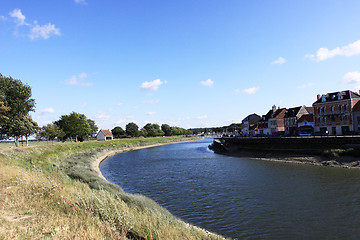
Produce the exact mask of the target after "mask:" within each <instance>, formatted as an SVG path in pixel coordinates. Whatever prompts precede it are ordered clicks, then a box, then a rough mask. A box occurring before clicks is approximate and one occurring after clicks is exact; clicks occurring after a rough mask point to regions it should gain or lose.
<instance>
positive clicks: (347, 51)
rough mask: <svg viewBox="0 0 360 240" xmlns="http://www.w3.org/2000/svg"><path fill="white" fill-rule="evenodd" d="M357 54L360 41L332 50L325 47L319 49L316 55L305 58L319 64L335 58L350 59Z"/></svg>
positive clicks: (359, 50)
mask: <svg viewBox="0 0 360 240" xmlns="http://www.w3.org/2000/svg"><path fill="white" fill-rule="evenodd" d="M357 54H360V40H358V41H356V42H354V43H350V44H349V45H346V46H342V47H336V48H334V49H332V50H329V49H328V48H326V47H323V48H319V50H317V52H316V54H307V55H306V56H305V57H307V58H310V59H312V60H313V61H316V62H320V61H324V60H326V59H329V58H333V57H336V56H346V57H350V56H353V55H357Z"/></svg>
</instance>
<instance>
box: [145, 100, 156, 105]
mask: <svg viewBox="0 0 360 240" xmlns="http://www.w3.org/2000/svg"><path fill="white" fill-rule="evenodd" d="M143 103H144V104H158V103H159V100H146V101H143Z"/></svg>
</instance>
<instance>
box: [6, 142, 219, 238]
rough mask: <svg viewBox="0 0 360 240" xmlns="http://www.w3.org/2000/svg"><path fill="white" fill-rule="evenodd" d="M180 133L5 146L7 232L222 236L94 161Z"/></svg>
mask: <svg viewBox="0 0 360 240" xmlns="http://www.w3.org/2000/svg"><path fill="white" fill-rule="evenodd" d="M183 140H191V139H184V138H180V137H169V138H149V139H122V140H114V141H108V142H96V141H90V142H84V143H64V144H56V145H51V144H49V145H45V146H37V147H33V148H13V149H10V150H9V149H6V150H1V151H0V239H222V237H221V236H217V235H215V234H212V233H209V232H206V231H204V230H202V229H200V228H197V227H194V226H191V225H189V224H187V223H185V222H183V221H181V220H179V219H178V218H176V217H174V216H173V215H171V214H170V213H169V212H168V211H167V210H166V209H164V208H162V207H160V206H159V205H158V204H156V203H155V202H154V201H152V200H151V199H149V198H146V197H144V196H141V195H133V194H127V193H125V192H124V191H123V190H122V189H121V188H120V187H119V186H117V185H114V184H111V183H109V182H107V181H106V180H104V179H103V178H101V177H100V176H99V175H98V172H97V171H96V170H94V169H93V168H92V164H93V162H94V161H95V160H97V159H98V158H99V157H101V156H104V154H105V153H107V152H111V151H118V150H121V149H122V150H124V149H131V148H134V147H138V146H145V145H153V144H165V143H169V142H177V141H183Z"/></svg>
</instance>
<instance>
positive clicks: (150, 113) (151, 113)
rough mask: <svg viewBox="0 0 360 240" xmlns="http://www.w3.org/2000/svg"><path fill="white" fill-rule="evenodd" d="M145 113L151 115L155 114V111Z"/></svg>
mask: <svg viewBox="0 0 360 240" xmlns="http://www.w3.org/2000/svg"><path fill="white" fill-rule="evenodd" d="M146 115H148V116H153V115H155V112H148V113H146Z"/></svg>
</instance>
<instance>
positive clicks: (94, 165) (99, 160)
mask: <svg viewBox="0 0 360 240" xmlns="http://www.w3.org/2000/svg"><path fill="white" fill-rule="evenodd" d="M201 139H202V138H201V137H199V138H194V139H192V140H188V139H183V140H180V141H179V140H178V141H174V142H164V143H156V144H150V145H144V146H136V147H127V148H124V149H118V150H112V151H110V152H107V153H105V154H103V155H101V156H99V157H97V158H96V159H95V160H93V162H92V169H93V170H94V171H96V172H97V173H98V176H99V177H100V178H102V179H104V180H105V181H107V182H109V181H108V180H107V179H106V178H105V177H104V175H103V174H102V173H101V171H100V165H101V163H102V162H103V161H105V160H106V159H107V158H109V157H112V156H114V155H117V154H121V153H124V152H130V151H137V150H141V149H147V148H153V147H160V146H165V145H170V144H176V143H185V142H193V141H198V140H201ZM109 183H110V182H109ZM120 187H121V186H120ZM181 221H183V220H181ZM184 223H185V224H186V226H187V227H188V228H195V229H197V230H199V231H202V232H203V233H204V234H205V235H214V236H215V235H217V236H219V235H218V234H216V233H213V232H210V231H208V230H206V229H203V228H201V227H198V226H195V225H192V224H190V223H187V222H185V221H184ZM221 239H224V240H225V239H226V238H221Z"/></svg>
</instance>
